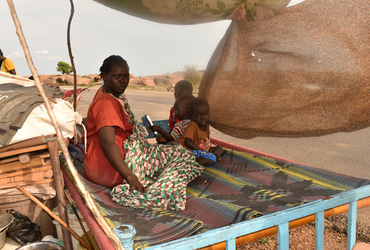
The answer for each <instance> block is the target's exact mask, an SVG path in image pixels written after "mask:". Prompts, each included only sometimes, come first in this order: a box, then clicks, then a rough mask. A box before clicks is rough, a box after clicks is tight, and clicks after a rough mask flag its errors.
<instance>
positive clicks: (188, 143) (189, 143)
mask: <svg viewBox="0 0 370 250" xmlns="http://www.w3.org/2000/svg"><path fill="white" fill-rule="evenodd" d="M184 144H185V146H187V147H188V148H190V149H191V150H202V151H204V149H202V148H201V147H199V146H198V145H197V144H195V143H194V142H193V140H192V139H190V138H189V137H185V141H184Z"/></svg>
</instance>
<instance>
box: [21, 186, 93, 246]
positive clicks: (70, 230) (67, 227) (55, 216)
mask: <svg viewBox="0 0 370 250" xmlns="http://www.w3.org/2000/svg"><path fill="white" fill-rule="evenodd" d="M17 188H18V190H19V191H21V192H22V193H23V194H24V195H26V196H27V197H28V198H30V199H31V200H33V201H34V202H35V203H36V204H37V205H39V206H40V207H41V208H42V209H44V210H45V212H47V213H48V214H49V215H50V216H51V217H53V218H54V219H55V220H57V221H58V222H59V223H60V224H61V225H62V226H63V227H64V228H66V229H67V230H68V231H69V232H70V233H71V234H73V236H74V237H76V239H77V240H78V241H79V242H80V243H81V244H82V245H84V247H86V248H87V249H88V250H91V248H90V247H89V245H87V244H86V243H85V241H83V239H81V237H80V236H79V235H78V234H77V233H76V232H75V231H73V229H72V228H70V227H69V226H68V225H67V224H66V223H65V222H64V221H63V220H62V219H61V218H59V217H58V216H57V215H56V214H54V213H53V212H52V211H51V210H50V209H49V208H48V207H47V206H45V205H44V204H42V203H41V202H40V201H39V200H38V199H37V198H36V197H35V196H33V195H32V194H30V193H28V192H27V191H26V190H24V189H23V188H22V187H17ZM64 243H65V242H64Z"/></svg>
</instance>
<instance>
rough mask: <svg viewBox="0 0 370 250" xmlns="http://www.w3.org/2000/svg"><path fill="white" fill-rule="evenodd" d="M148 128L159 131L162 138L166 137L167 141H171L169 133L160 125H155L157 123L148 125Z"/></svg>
mask: <svg viewBox="0 0 370 250" xmlns="http://www.w3.org/2000/svg"><path fill="white" fill-rule="evenodd" d="M150 129H151V130H152V131H157V132H159V133H160V134H161V135H162V136H163V137H164V139H166V140H167V141H173V137H172V135H171V134H170V133H168V132H167V131H165V130H164V129H163V128H161V127H160V126H157V125H153V126H151V127H150Z"/></svg>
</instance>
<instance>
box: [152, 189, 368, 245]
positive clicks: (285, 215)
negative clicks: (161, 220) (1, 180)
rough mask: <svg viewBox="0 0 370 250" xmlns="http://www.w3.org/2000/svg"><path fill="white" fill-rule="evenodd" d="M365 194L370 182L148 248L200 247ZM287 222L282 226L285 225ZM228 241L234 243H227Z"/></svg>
mask: <svg viewBox="0 0 370 250" xmlns="http://www.w3.org/2000/svg"><path fill="white" fill-rule="evenodd" d="M366 197H370V185H369V186H364V187H360V188H357V189H354V190H351V191H347V192H343V193H341V194H338V195H334V196H333V198H331V199H329V200H318V201H314V202H310V203H307V204H304V205H301V206H298V207H294V208H291V209H287V210H284V211H280V212H276V213H273V214H269V215H265V216H262V217H259V218H256V219H252V220H250V221H244V222H240V223H237V224H234V225H230V226H226V227H222V228H218V229H215V230H212V231H209V232H206V233H203V234H199V235H194V236H191V237H187V238H184V239H179V240H175V241H171V242H168V243H164V244H161V245H157V246H153V247H151V248H148V250H153V249H161V250H172V249H178V250H181V249H184V250H189V249H197V248H201V247H205V246H209V245H212V244H215V243H219V242H223V241H227V240H229V239H232V238H234V239H235V238H237V237H239V236H242V235H246V234H250V233H254V232H257V231H260V230H263V229H266V228H269V227H272V226H277V225H281V224H284V225H286V223H287V222H289V221H292V220H295V219H298V218H302V217H305V216H308V215H311V214H316V213H319V212H323V211H325V210H327V209H330V208H333V207H337V206H340V205H343V204H347V203H350V202H353V201H357V200H359V199H363V198H366ZM356 205H357V202H353V204H351V205H350V207H352V208H351V209H352V210H351V211H350V213H354V212H353V211H356ZM320 217H322V216H321V215H320V216H319V218H320ZM355 223H356V220H353V223H352V224H354V227H353V226H351V227H350V231H351V232H349V234H352V235H355V229H356V228H355ZM284 225H283V227H286V226H284ZM353 231H354V232H353ZM353 244H354V241H353V240H351V241H350V243H349V244H348V246H347V249H348V250H350V249H351V246H353ZM228 245H231V244H229V243H228ZM231 249H233V248H231Z"/></svg>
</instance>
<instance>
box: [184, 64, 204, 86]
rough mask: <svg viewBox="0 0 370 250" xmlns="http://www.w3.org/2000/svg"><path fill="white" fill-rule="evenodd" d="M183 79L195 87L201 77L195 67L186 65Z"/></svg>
mask: <svg viewBox="0 0 370 250" xmlns="http://www.w3.org/2000/svg"><path fill="white" fill-rule="evenodd" d="M184 79H185V80H188V81H189V82H191V83H192V84H193V86H194V87H195V85H196V84H197V83H198V82H200V81H201V80H202V75H201V74H200V73H199V70H197V67H196V66H194V65H186V66H185V74H184Z"/></svg>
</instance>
